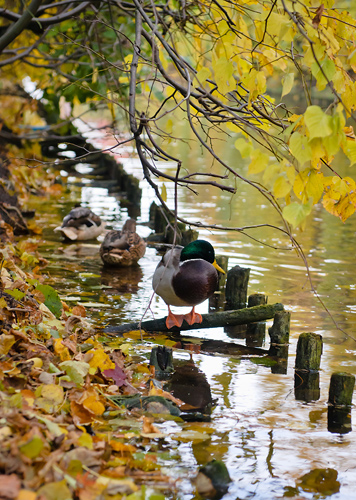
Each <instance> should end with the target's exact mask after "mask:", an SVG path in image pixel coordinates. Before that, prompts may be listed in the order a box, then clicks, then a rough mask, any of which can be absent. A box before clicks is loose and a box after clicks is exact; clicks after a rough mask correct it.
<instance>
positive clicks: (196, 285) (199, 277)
mask: <svg viewBox="0 0 356 500" xmlns="http://www.w3.org/2000/svg"><path fill="white" fill-rule="evenodd" d="M217 271H220V272H222V273H224V274H225V271H224V270H223V269H222V268H221V267H220V266H219V265H218V264H217V263H216V260H215V251H214V248H213V246H212V245H211V244H210V243H209V242H208V241H205V240H195V241H192V242H191V243H189V244H188V245H187V246H185V247H184V248H181V247H174V248H172V249H171V250H168V252H166V254H165V255H164V256H163V258H162V260H161V262H160V263H159V264H158V266H157V268H156V270H155V273H154V275H153V280H152V286H153V289H154V291H155V292H156V293H157V295H159V296H160V297H162V299H163V300H164V301H165V303H166V304H167V306H168V316H167V319H166V325H167V328H172V326H178V327H180V326H182V323H183V320H184V319H185V320H186V321H187V323H188V325H192V324H194V323H201V322H202V320H203V319H202V316H201V315H200V314H199V313H197V312H195V306H197V305H198V304H201V303H202V302H204V301H205V300H206V299H208V298H209V297H211V296H212V295H213V293H214V291H215V290H216V288H217V284H218V278H219V275H218V272H217ZM170 306H178V307H187V306H190V307H192V310H191V311H190V313H188V314H185V315H178V314H173V313H172V311H171V308H170Z"/></svg>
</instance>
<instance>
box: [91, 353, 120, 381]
mask: <svg viewBox="0 0 356 500" xmlns="http://www.w3.org/2000/svg"><path fill="white" fill-rule="evenodd" d="M87 354H93V356H92V358H91V359H90V361H89V365H90V369H89V373H90V374H91V375H94V374H95V373H96V372H97V370H98V368H99V369H100V370H101V371H104V370H110V369H114V368H115V364H114V363H113V362H112V361H111V359H110V358H109V356H108V355H107V354H106V352H104V350H103V349H101V348H99V349H95V350H91V351H88V353H87Z"/></svg>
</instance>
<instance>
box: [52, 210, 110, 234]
mask: <svg viewBox="0 0 356 500" xmlns="http://www.w3.org/2000/svg"><path fill="white" fill-rule="evenodd" d="M104 228H105V222H103V221H102V220H101V219H100V217H99V216H98V215H96V214H94V212H92V211H91V210H90V209H89V208H85V207H76V208H73V209H72V210H71V211H70V212H69V214H68V215H66V216H65V217H64V219H63V222H62V225H61V226H58V227H56V228H55V229H54V230H55V231H61V232H62V233H63V234H64V236H65V237H66V238H68V239H69V240H73V241H74V240H76V241H79V240H93V239H94V238H97V237H98V236H99V234H101V233H102V232H103V231H104Z"/></svg>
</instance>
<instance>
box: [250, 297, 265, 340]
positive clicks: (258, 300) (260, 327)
mask: <svg viewBox="0 0 356 500" xmlns="http://www.w3.org/2000/svg"><path fill="white" fill-rule="evenodd" d="M267 301H268V297H267V295H264V294H263V293H253V294H252V295H250V296H249V298H248V301H247V307H253V306H260V305H265V304H267ZM265 333H266V323H265V321H259V322H258V323H249V324H248V325H247V327H246V345H247V346H250V347H262V345H263V342H264V340H265Z"/></svg>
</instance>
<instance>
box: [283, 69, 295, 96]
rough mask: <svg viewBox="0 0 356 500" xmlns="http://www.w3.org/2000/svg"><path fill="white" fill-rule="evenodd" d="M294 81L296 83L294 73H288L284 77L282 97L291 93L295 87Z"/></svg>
mask: <svg viewBox="0 0 356 500" xmlns="http://www.w3.org/2000/svg"><path fill="white" fill-rule="evenodd" d="M293 83H294V73H288V74H287V75H286V76H285V77H283V78H282V84H283V88H282V95H281V97H283V96H285V95H287V94H289V92H290V91H291V90H292V88H293Z"/></svg>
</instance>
